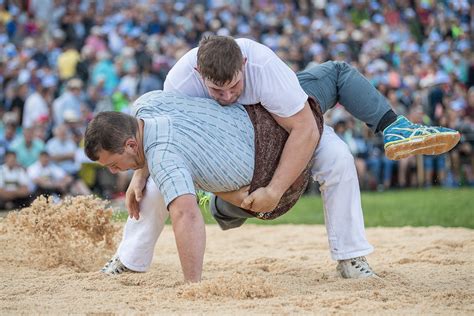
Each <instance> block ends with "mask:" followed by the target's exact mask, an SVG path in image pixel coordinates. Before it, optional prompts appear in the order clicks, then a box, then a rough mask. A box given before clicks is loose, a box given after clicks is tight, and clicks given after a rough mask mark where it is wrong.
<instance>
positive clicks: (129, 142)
mask: <svg viewBox="0 0 474 316" xmlns="http://www.w3.org/2000/svg"><path fill="white" fill-rule="evenodd" d="M137 147H138V143H137V140H136V139H135V138H129V139H127V140H126V141H125V150H127V148H130V149H131V150H132V151H134V152H135V150H136V148H137Z"/></svg>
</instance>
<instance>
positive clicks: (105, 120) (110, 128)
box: [84, 111, 138, 161]
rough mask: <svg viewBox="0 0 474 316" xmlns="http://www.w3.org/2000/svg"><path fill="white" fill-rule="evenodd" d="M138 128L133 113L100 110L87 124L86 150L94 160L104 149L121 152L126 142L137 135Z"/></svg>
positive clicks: (115, 152) (116, 152) (88, 155)
mask: <svg viewBox="0 0 474 316" xmlns="http://www.w3.org/2000/svg"><path fill="white" fill-rule="evenodd" d="M137 129H138V122H137V119H136V118H135V117H133V116H131V115H128V114H124V113H120V112H112V111H105V112H100V113H99V114H97V116H96V117H95V118H94V119H93V120H92V121H91V122H90V123H89V125H88V126H87V129H86V134H85V136H84V151H85V152H86V155H87V157H89V158H90V159H92V160H93V161H96V160H98V159H99V152H100V151H101V150H102V149H103V150H106V151H108V152H111V153H114V154H121V153H122V152H123V151H124V145H125V142H126V141H127V139H129V138H132V137H135V136H136V133H137Z"/></svg>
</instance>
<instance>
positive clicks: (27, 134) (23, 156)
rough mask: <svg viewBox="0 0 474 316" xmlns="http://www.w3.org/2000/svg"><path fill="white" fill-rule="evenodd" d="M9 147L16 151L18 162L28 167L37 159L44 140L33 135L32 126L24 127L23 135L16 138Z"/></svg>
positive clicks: (42, 148)
mask: <svg viewBox="0 0 474 316" xmlns="http://www.w3.org/2000/svg"><path fill="white" fill-rule="evenodd" d="M10 149H11V150H12V151H14V152H15V153H16V155H17V159H18V162H19V163H20V164H21V165H22V166H23V167H24V168H28V167H29V166H31V165H32V164H33V163H35V162H36V161H37V160H38V158H39V155H40V153H41V152H42V151H43V150H44V142H43V141H42V140H40V139H38V138H35V137H34V128H25V129H23V137H21V138H19V139H18V140H16V141H15V142H14V143H13V144H12V145H11V147H10Z"/></svg>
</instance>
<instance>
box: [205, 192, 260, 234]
mask: <svg viewBox="0 0 474 316" xmlns="http://www.w3.org/2000/svg"><path fill="white" fill-rule="evenodd" d="M210 209H211V214H212V217H214V219H215V220H216V222H217V224H219V227H220V228H221V229H222V230H228V229H231V228H237V227H240V226H242V225H243V224H244V223H245V221H246V220H247V218H252V217H254V216H252V215H250V214H249V213H247V212H245V211H244V210H243V209H241V208H240V207H238V206H235V205H233V204H231V203H229V202H227V201H224V200H223V199H221V198H219V197H217V196H215V195H214V194H213V195H212V197H211V202H210Z"/></svg>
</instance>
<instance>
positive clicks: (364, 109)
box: [297, 61, 396, 132]
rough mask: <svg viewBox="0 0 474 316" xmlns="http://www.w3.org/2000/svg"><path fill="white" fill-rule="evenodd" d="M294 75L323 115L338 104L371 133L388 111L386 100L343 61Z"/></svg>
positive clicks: (330, 62)
mask: <svg viewBox="0 0 474 316" xmlns="http://www.w3.org/2000/svg"><path fill="white" fill-rule="evenodd" d="M297 76H298V80H299V82H300V85H301V87H302V88H303V90H304V91H305V92H306V93H307V94H308V95H310V96H312V97H314V98H316V100H318V102H319V104H320V106H321V110H322V111H323V113H325V112H326V111H327V110H329V109H331V108H332V107H333V106H334V105H336V103H338V102H339V103H340V104H341V105H342V106H344V108H345V109H346V110H347V111H348V112H349V113H350V114H352V115H353V116H354V117H356V118H357V119H359V120H361V121H363V122H365V123H367V125H368V126H369V127H370V128H371V129H372V130H373V131H374V132H375V131H376V128H377V126H378V125H379V123H380V121H381V119H382V117H383V116H384V115H385V114H386V113H387V112H389V111H391V107H390V104H389V103H388V101H387V99H386V98H385V97H384V96H383V95H382V94H381V93H380V92H379V91H378V90H377V89H376V88H375V87H374V86H373V85H372V84H371V83H370V82H369V81H368V80H367V79H366V78H365V77H364V76H363V75H362V74H361V73H360V72H359V71H358V70H357V69H355V68H354V67H352V66H350V65H349V64H347V63H345V62H338V61H328V62H325V63H323V64H321V65H317V66H314V67H311V68H309V69H306V70H303V71H301V72H299V73H298V74H297ZM395 118H396V116H395Z"/></svg>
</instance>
